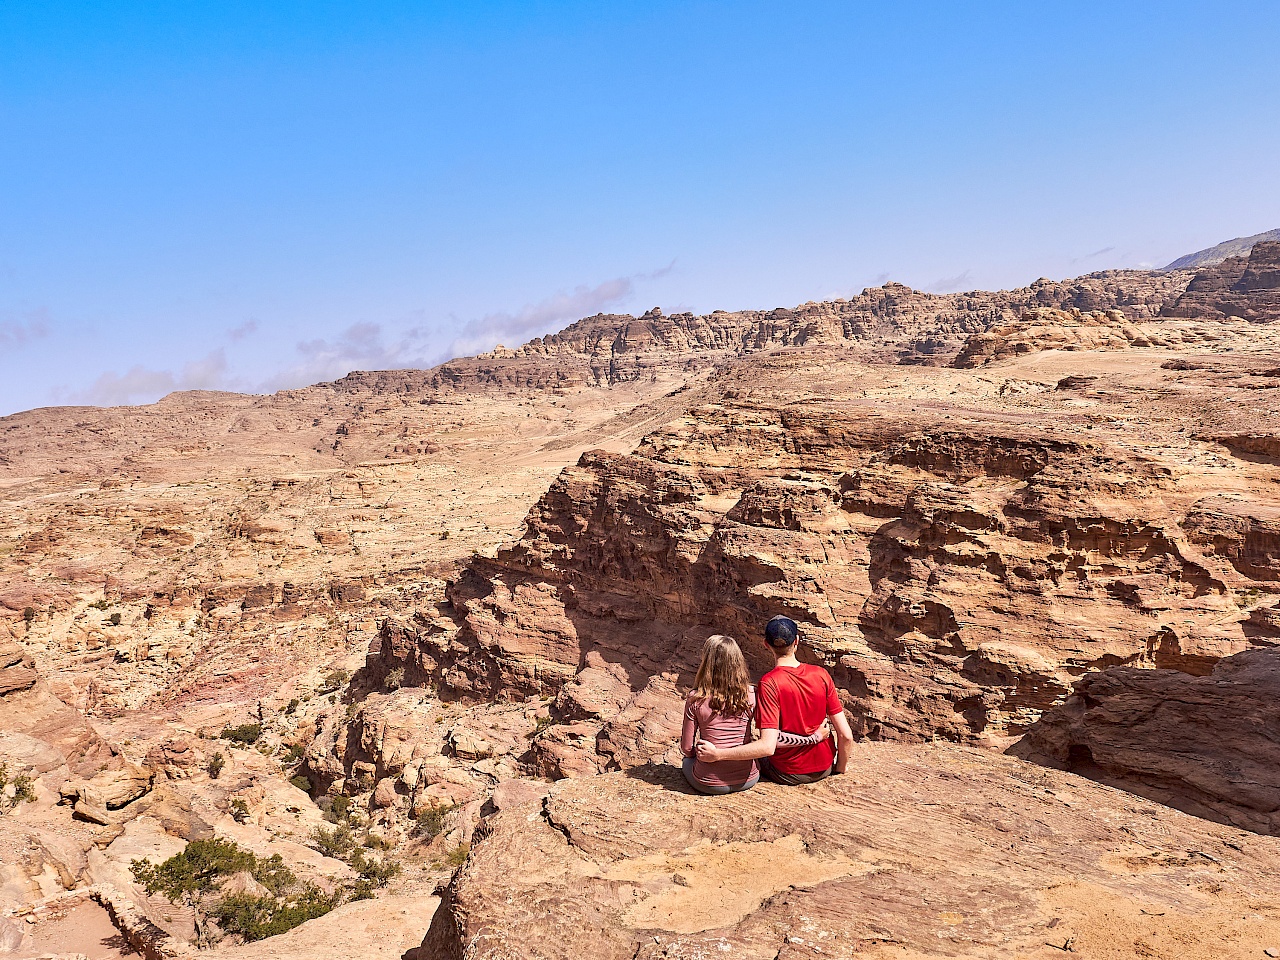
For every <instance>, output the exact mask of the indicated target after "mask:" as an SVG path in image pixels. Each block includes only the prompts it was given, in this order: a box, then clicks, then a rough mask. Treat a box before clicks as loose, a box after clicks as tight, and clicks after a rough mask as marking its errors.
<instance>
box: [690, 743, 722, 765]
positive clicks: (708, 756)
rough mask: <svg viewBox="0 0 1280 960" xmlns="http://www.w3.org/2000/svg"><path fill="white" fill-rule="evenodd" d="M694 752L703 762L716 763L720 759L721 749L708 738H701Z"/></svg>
mask: <svg viewBox="0 0 1280 960" xmlns="http://www.w3.org/2000/svg"><path fill="white" fill-rule="evenodd" d="M694 752H695V753H696V754H697V755H698V759H699V760H701V761H702V762H703V763H715V762H716V761H717V760H719V759H720V750H719V748H718V747H717V746H716V745H715V744H714V743H710V742H708V741H706V740H699V741H698V743H697V745H696V746H695V747H694Z"/></svg>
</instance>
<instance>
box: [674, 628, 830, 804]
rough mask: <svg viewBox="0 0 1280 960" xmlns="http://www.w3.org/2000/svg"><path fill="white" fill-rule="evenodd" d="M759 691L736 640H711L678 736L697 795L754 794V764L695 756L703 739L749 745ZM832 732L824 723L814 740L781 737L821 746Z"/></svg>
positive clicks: (757, 774)
mask: <svg viewBox="0 0 1280 960" xmlns="http://www.w3.org/2000/svg"><path fill="white" fill-rule="evenodd" d="M755 706H756V692H755V689H754V688H753V687H752V686H751V675H750V673H748V672H747V660H746V658H745V657H744V656H743V655H742V649H741V648H740V647H739V646H738V642H737V641H736V640H734V639H733V637H726V636H722V635H720V634H716V635H715V636H712V637H708V638H707V642H706V643H705V644H704V645H703V647H702V662H701V663H700V664H699V665H698V674H697V676H696V677H695V678H694V681H693V690H692V691H691V692H690V694H689V697H688V699H686V700H685V704H684V728H683V729H682V731H681V733H680V752H681V753H682V754H684V763H683V765H682V767H681V769H682V771H683V773H684V778H685V779H686V780H687V781H689V786H691V787H693V789H695V790H697V791H698V792H699V793H708V794H725V793H738V792H739V791H741V790H750V789H751V788H752V787H754V786H755V785H756V784H757V783H758V782H759V780H760V768H759V767H758V766H757V765H756V762H755V761H754V760H718V761H714V762H710V763H708V762H706V761H703V760H699V759H698V757H697V752H696V750H697V744H698V741H699V740H702V741H706V742H708V743H711V744H713V745H714V746H716V747H722V748H727V747H737V746H741V745H742V744H744V743H749V742H750V741H751V718H752V716H753V715H754V713H755ZM827 736H828V732H827V731H826V729H825V724H824V726H823V727H820V728H819V729H818V730H817V731H816V732H814V733H813V734H812V735H811V736H801V735H797V734H794V733H781V732H780V733H779V739H780V742H783V738H785V742H786V743H787V744H789V745H796V746H799V745H806V744H813V743H820V742H821V741H822V740H824V739H826V737H827Z"/></svg>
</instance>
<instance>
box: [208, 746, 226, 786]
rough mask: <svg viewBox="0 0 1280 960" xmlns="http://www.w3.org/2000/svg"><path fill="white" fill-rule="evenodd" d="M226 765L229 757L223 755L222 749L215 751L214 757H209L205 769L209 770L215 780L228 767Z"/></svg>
mask: <svg viewBox="0 0 1280 960" xmlns="http://www.w3.org/2000/svg"><path fill="white" fill-rule="evenodd" d="M226 765H227V758H226V757H224V756H223V755H222V751H221V750H219V751H218V752H217V753H215V754H214V755H213V756H212V757H210V758H209V762H208V763H207V764H206V765H205V770H206V771H208V773H209V776H210V777H212V778H213V779H214V780H217V779H218V777H219V776H220V775H221V774H222V771H223V769H224V768H225V767H226Z"/></svg>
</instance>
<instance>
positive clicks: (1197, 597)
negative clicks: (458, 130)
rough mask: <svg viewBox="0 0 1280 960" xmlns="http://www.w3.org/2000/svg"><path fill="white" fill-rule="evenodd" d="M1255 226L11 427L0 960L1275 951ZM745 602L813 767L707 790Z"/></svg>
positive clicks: (1276, 262)
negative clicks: (428, 365) (1087, 269)
mask: <svg viewBox="0 0 1280 960" xmlns="http://www.w3.org/2000/svg"><path fill="white" fill-rule="evenodd" d="M1250 239H1251V240H1253V241H1255V242H1252V243H1251V244H1240V243H1234V242H1233V243H1231V244H1225V245H1222V246H1221V249H1220V250H1219V252H1218V253H1217V254H1214V252H1213V251H1212V250H1211V251H1204V252H1202V253H1201V254H1199V255H1195V254H1193V255H1189V257H1187V258H1183V260H1182V261H1178V262H1176V263H1175V264H1172V265H1171V268H1170V269H1166V270H1156V271H1105V272H1100V273H1094V274H1089V275H1087V276H1083V277H1080V278H1078V279H1073V280H1066V281H1050V280H1040V281H1037V282H1036V283H1034V284H1032V285H1030V286H1028V287H1025V288H1022V289H1017V290H1009V291H999V292H982V291H974V292H968V293H957V294H945V295H939V294H929V293H923V292H920V291H916V290H912V289H910V288H908V287H905V286H902V285H900V284H895V283H889V284H886V285H884V286H881V287H876V288H870V289H867V290H865V291H863V292H862V293H861V294H860V295H858V296H856V297H853V298H852V299H848V300H834V301H827V302H821V303H817V302H811V303H805V304H802V305H799V306H796V307H794V308H790V309H786V308H778V309H773V310H761V311H744V312H735V313H727V312H715V313H712V314H708V315H703V316H695V315H692V314H673V315H667V314H664V313H663V312H662V311H661V310H658V309H656V308H655V309H654V310H651V311H649V312H647V313H645V314H643V315H642V316H639V317H633V316H622V315H597V316H594V317H589V318H587V319H584V320H581V321H579V322H577V323H575V324H573V325H571V326H569V327H568V328H566V329H565V330H563V331H561V332H560V333H557V334H553V335H549V336H546V337H542V338H539V339H535V340H533V341H531V342H529V343H527V344H525V345H523V346H520V347H518V348H512V349H508V348H505V347H498V348H496V349H494V350H493V351H491V352H489V353H486V354H483V355H480V356H476V357H470V358H464V359H458V360H453V361H449V362H448V363H445V364H443V365H441V366H439V367H436V368H434V369H431V370H425V371H424V370H396V371H382V372H356V373H352V374H350V375H349V376H347V377H345V378H343V379H341V380H338V381H335V382H332V383H324V384H318V385H315V386H312V387H308V388H306V389H300V390H292V391H285V392H282V393H277V394H274V395H270V396H249V395H238V394H228V393H212V392H184V393H175V394H172V395H170V396H168V397H166V398H164V399H163V400H161V401H159V402H158V403H155V404H152V405H149V406H143V407H117V408H108V409H99V408H88V407H62V408H48V409H40V410H32V411H28V412H25V413H20V414H16V415H13V416H10V417H6V418H3V419H0V504H2V507H0V509H2V510H3V514H2V516H3V526H2V527H0V765H2V766H0V780H3V783H2V784H0V955H8V956H14V957H74V956H84V957H88V958H90V960H107V958H115V957H120V956H128V955H135V954H136V955H143V956H146V957H148V958H158V957H197V956H206V957H209V958H223V957H225V958H232V957H243V958H249V957H264V958H265V957H302V956H307V957H312V956H324V957H327V958H330V960H337V958H353V960H354V958H384V957H385V958H400V957H405V958H409V960H413V958H417V960H437V958H440V960H463V958H466V960H482V958H491V960H499V958H502V960H506V958H516V957H521V958H523V957H528V958H560V957H565V958H568V957H583V956H588V957H608V958H614V957H616V958H620V960H621V958H658V957H666V958H688V960H693V958H705V957H711V956H717V957H718V956H735V957H750V958H757V957H758V958H762V960H763V958H769V960H774V958H793V960H795V958H819V957H850V956H855V955H856V956H860V957H861V956H865V957H877V958H903V960H906V958H913V960H914V958H933V957H972V958H988V957H1036V958H1040V957H1043V958H1049V957H1059V956H1063V955H1068V954H1075V955H1079V956H1084V957H1097V958H1138V957H1169V958H1173V957H1179V958H1226V957H1230V958H1252V957H1258V958H1260V957H1267V956H1280V900H1277V897H1276V895H1275V890H1276V888H1277V886H1278V885H1280V650H1278V649H1277V646H1280V239H1276V238H1272V237H1270V236H1269V235H1263V236H1262V237H1260V238H1250ZM1215 249H1218V248H1215ZM776 614H785V615H787V616H789V617H792V618H793V619H795V620H796V621H797V622H798V623H799V624H800V625H801V628H802V632H803V635H802V641H803V642H802V645H801V653H800V656H801V659H803V660H808V661H810V662H813V663H819V664H821V665H823V666H824V667H826V668H827V669H828V670H829V671H830V672H831V674H832V676H833V677H834V679H835V681H836V683H837V686H838V687H839V690H840V694H841V697H842V700H843V702H844V704H845V707H846V710H847V712H848V714H849V716H850V718H851V720H852V724H853V727H854V731H855V733H856V735H857V737H858V739H859V742H858V744H857V745H856V747H855V750H854V754H853V759H852V761H851V763H850V768H849V772H848V773H847V774H846V775H844V776H839V777H833V778H831V779H830V780H828V781H825V782H823V783H821V784H816V785H810V786H806V787H800V788H784V787H779V786H776V785H773V784H769V783H762V784H761V785H760V786H758V787H757V788H755V789H753V790H751V791H749V792H747V793H743V794H738V795H735V796H731V797H726V798H713V797H702V796H697V795H694V794H692V793H691V792H690V791H689V790H688V789H687V788H686V787H685V786H684V783H683V780H682V779H681V777H680V775H679V772H678V770H677V767H676V764H677V763H678V760H679V751H678V747H677V738H678V734H679V724H680V719H681V710H682V705H683V694H684V692H685V691H687V689H688V688H689V686H690V684H691V681H692V679H693V673H694V671H695V669H696V666H697V658H698V652H699V649H700V645H701V643H702V641H703V640H704V639H705V638H706V637H707V636H708V635H709V634H712V633H728V634H732V635H734V636H736V637H738V638H739V639H740V640H742V641H744V647H745V648H746V649H747V650H748V652H749V654H748V655H749V657H750V658H751V659H752V664H751V665H752V668H753V670H755V671H757V673H758V672H759V671H761V670H762V669H763V668H764V667H765V666H766V662H765V656H766V653H765V650H764V648H763V646H762V645H761V644H759V643H757V642H756V640H757V638H758V637H759V635H760V628H761V625H762V624H763V622H764V621H765V620H767V619H768V618H769V617H771V616H774V615H776Z"/></svg>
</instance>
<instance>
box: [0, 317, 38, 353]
mask: <svg viewBox="0 0 1280 960" xmlns="http://www.w3.org/2000/svg"><path fill="white" fill-rule="evenodd" d="M48 335H49V311H48V310H46V309H45V308H44V307H41V308H40V309H39V310H32V311H30V312H28V313H24V314H20V315H18V317H17V318H15V319H4V320H0V347H4V348H6V349H8V350H17V349H20V348H22V347H25V346H27V344H29V343H33V342H34V341H36V340H43V339H44V338H45V337H47V336H48Z"/></svg>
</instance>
